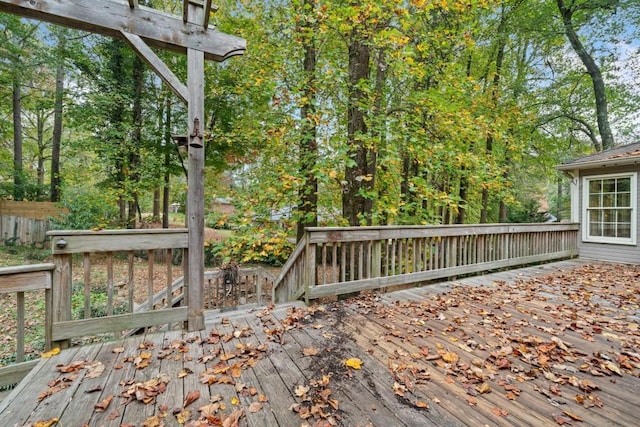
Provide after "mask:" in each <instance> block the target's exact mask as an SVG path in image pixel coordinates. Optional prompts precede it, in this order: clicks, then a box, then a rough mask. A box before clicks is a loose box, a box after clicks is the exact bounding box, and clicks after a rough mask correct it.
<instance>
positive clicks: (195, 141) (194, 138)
mask: <svg viewBox="0 0 640 427" xmlns="http://www.w3.org/2000/svg"><path fill="white" fill-rule="evenodd" d="M202 139H203V136H202V134H201V133H200V119H198V118H197V117H196V118H195V119H193V131H192V132H191V134H190V135H189V147H193V148H202V147H203V146H204V144H203V141H202Z"/></svg>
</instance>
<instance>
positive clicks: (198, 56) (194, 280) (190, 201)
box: [187, 3, 205, 331]
mask: <svg viewBox="0 0 640 427" xmlns="http://www.w3.org/2000/svg"><path fill="white" fill-rule="evenodd" d="M188 13H189V15H188V16H189V18H190V19H191V20H194V21H196V22H198V21H200V22H201V21H202V13H203V10H202V6H197V5H194V4H192V3H189V12H188ZM187 70H188V71H187V73H188V76H187V80H188V83H187V87H188V89H189V108H188V117H189V124H188V126H189V127H188V129H189V137H188V138H189V141H188V144H189V148H188V150H189V177H188V188H187V228H188V229H189V259H188V266H187V268H188V276H187V277H188V278H189V283H188V288H187V292H188V301H189V311H188V317H187V329H188V330H189V331H198V330H202V329H204V313H203V310H204V121H205V120H204V52H202V51H198V50H194V49H188V50H187Z"/></svg>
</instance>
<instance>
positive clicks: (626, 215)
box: [618, 209, 631, 224]
mask: <svg viewBox="0 0 640 427" xmlns="http://www.w3.org/2000/svg"><path fill="white" fill-rule="evenodd" d="M618 222H624V223H627V224H631V209H620V210H619V211H618Z"/></svg>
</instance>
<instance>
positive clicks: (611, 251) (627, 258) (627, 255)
mask: <svg viewBox="0 0 640 427" xmlns="http://www.w3.org/2000/svg"><path fill="white" fill-rule="evenodd" d="M637 171H638V167H637V166H633V165H631V166H625V167H608V168H598V169H587V170H581V171H580V175H579V177H578V182H579V186H580V189H579V193H578V194H579V195H580V197H579V200H580V206H579V209H578V214H579V219H580V221H579V222H580V232H579V234H578V250H579V253H580V258H586V259H596V260H599V261H610V262H621V263H630V264H640V249H638V243H637V242H640V238H638V237H639V236H638V234H640V208H639V207H638V206H637V205H636V212H635V213H636V224H638V226H637V227H636V244H635V245H618V244H612V243H593V242H584V241H583V240H582V227H584V222H583V218H582V216H583V215H584V212H583V203H584V200H583V198H582V194H583V185H584V180H583V178H584V177H588V176H594V175H610V174H617V173H626V172H637ZM638 178H640V174H638V175H637V179H638ZM636 184H637V185H636V192H639V191H640V183H636ZM637 196H638V195H637V194H636V200H638V201H640V197H637Z"/></svg>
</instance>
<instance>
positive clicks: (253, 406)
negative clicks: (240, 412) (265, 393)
mask: <svg viewBox="0 0 640 427" xmlns="http://www.w3.org/2000/svg"><path fill="white" fill-rule="evenodd" d="M260 409H262V403H260V402H253V403H252V404H251V405H249V412H251V413H252V414H253V413H255V412H258V411H259V410H260Z"/></svg>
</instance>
